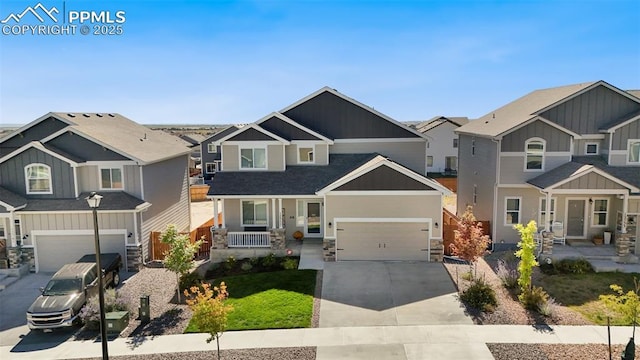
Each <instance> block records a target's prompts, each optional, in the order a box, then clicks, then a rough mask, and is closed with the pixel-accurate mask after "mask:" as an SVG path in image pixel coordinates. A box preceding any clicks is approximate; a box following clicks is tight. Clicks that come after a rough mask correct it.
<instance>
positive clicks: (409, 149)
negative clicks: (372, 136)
mask: <svg viewBox="0 0 640 360" xmlns="http://www.w3.org/2000/svg"><path fill="white" fill-rule="evenodd" d="M426 148H427V141H426V140H424V139H423V140H420V141H415V142H414V141H408V142H394V141H389V142H387V141H375V140H374V141H372V142H347V143H343V142H339V143H334V144H333V145H331V147H329V152H330V153H332V154H368V153H379V154H381V155H384V156H387V157H389V158H390V159H391V160H393V161H395V162H397V163H399V164H402V165H404V166H406V167H408V168H409V169H411V170H413V171H415V172H417V173H419V174H423V175H424V174H425V170H426V156H427V153H426V152H427V151H426V150H427V149H426Z"/></svg>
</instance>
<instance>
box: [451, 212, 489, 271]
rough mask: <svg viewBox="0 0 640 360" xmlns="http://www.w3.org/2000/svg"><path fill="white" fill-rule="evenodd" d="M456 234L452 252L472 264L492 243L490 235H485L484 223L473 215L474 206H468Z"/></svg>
mask: <svg viewBox="0 0 640 360" xmlns="http://www.w3.org/2000/svg"><path fill="white" fill-rule="evenodd" d="M454 234H455V237H454V239H453V242H452V243H451V252H452V253H453V254H454V255H457V256H459V257H460V258H461V259H463V260H466V261H468V262H469V263H470V264H471V265H473V264H474V263H475V262H476V261H477V260H478V258H480V257H482V256H483V255H484V254H485V253H486V252H487V247H488V246H489V243H490V240H489V235H484V232H483V230H482V223H481V222H478V221H477V220H476V217H475V216H474V215H473V206H467V210H466V211H465V212H464V214H462V219H461V221H460V222H459V223H458V229H457V230H455V231H454Z"/></svg>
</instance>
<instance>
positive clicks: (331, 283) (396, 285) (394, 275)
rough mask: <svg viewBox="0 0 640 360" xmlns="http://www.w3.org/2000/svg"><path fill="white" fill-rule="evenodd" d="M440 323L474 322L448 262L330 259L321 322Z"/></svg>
mask: <svg viewBox="0 0 640 360" xmlns="http://www.w3.org/2000/svg"><path fill="white" fill-rule="evenodd" d="M440 324H469V325H470V324H473V321H472V320H471V318H470V317H469V316H467V315H466V314H465V312H464V308H463V307H462V306H461V305H460V302H459V301H458V299H457V298H456V290H455V287H454V285H453V282H452V281H451V279H450V278H449V275H448V274H447V271H446V270H445V269H444V266H443V265H442V264H440V263H426V262H380V261H345V262H335V263H325V265H324V273H323V279H322V300H321V302H320V327H344V326H347V327H349V326H382V325H440Z"/></svg>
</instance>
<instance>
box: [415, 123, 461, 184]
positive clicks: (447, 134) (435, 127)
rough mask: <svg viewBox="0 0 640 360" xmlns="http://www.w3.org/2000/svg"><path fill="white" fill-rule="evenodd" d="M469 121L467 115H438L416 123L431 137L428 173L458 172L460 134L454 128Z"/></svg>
mask: <svg viewBox="0 0 640 360" xmlns="http://www.w3.org/2000/svg"><path fill="white" fill-rule="evenodd" d="M468 122H469V119H468V118H466V117H446V116H436V117H434V118H432V119H431V120H427V121H424V122H421V123H419V124H417V125H415V128H416V130H418V131H419V132H421V133H422V134H424V135H426V136H428V137H429V143H428V148H429V150H428V151H427V173H438V174H444V175H455V174H456V173H457V171H458V135H457V134H456V133H455V132H454V130H455V129H457V128H458V127H460V126H462V125H464V124H466V123H468Z"/></svg>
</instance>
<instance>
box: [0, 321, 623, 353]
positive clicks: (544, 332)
mask: <svg viewBox="0 0 640 360" xmlns="http://www.w3.org/2000/svg"><path fill="white" fill-rule="evenodd" d="M631 334H632V328H631V327H612V328H611V340H612V343H614V344H624V343H626V342H627V341H628V340H629V337H630V336H631ZM207 337H208V335H206V334H182V335H165V336H155V337H141V338H117V339H115V340H112V341H109V355H110V356H118V355H143V354H153V353H176V352H188V351H211V350H213V349H214V348H215V344H207V342H206V341H205V339H207ZM486 343H550V344H556V343H558V344H587V343H601V344H606V343H607V328H606V327H605V326H553V327H546V326H545V327H539V328H537V327H533V326H527V325H423V326H371V327H344V328H312V329H289V330H255V331H236V332H228V333H225V334H224V335H223V336H222V338H221V340H220V347H221V349H249V348H273V347H300V346H314V347H318V351H317V359H320V360H329V359H368V360H370V359H407V360H409V359H411V360H413V359H427V358H428V359H452V358H468V359H493V356H491V353H490V352H489V350H488V348H487V347H486V345H485V344H486ZM100 356H101V347H100V342H96V341H67V342H64V343H62V344H55V345H54V344H34V345H30V346H28V345H20V344H18V345H16V346H15V347H9V346H4V347H1V348H0V358H1V359H77V358H87V357H100Z"/></svg>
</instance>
